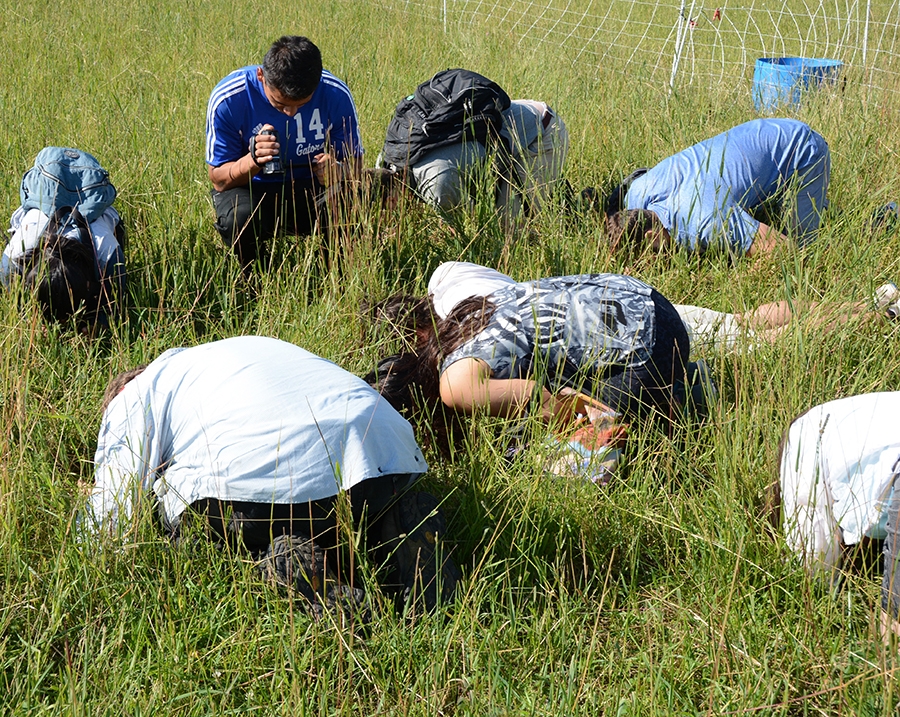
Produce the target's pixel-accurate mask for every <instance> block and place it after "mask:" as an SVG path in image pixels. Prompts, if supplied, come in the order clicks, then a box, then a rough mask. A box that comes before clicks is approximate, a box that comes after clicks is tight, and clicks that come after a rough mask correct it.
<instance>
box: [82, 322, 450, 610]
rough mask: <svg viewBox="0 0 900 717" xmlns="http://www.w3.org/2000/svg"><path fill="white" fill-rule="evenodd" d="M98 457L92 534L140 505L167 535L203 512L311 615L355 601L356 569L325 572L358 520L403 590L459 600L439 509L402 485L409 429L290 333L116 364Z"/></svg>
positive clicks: (415, 466)
mask: <svg viewBox="0 0 900 717" xmlns="http://www.w3.org/2000/svg"><path fill="white" fill-rule="evenodd" d="M95 463H96V472H95V486H94V489H93V492H92V493H91V496H90V499H89V501H88V504H87V506H86V508H85V510H84V512H83V514H82V515H81V523H82V525H83V526H84V528H86V530H88V531H90V532H93V533H97V534H100V535H102V534H121V533H122V532H124V530H125V529H126V524H127V523H128V522H129V521H131V520H133V519H134V517H135V514H136V513H138V512H139V511H141V510H146V509H148V508H150V509H152V510H154V511H158V513H159V515H160V517H161V520H162V525H163V528H164V529H165V530H166V531H167V532H168V533H170V534H171V535H173V536H178V535H179V534H181V533H182V532H183V531H184V527H185V524H186V522H188V521H187V519H188V518H189V517H190V518H193V519H195V520H196V519H200V520H202V521H203V523H205V524H208V527H209V530H210V533H211V534H212V535H214V537H216V538H218V539H220V540H228V541H229V542H236V543H241V544H243V545H244V546H245V547H246V548H247V549H248V550H250V551H251V553H253V554H254V555H255V557H256V558H257V560H258V564H259V567H260V568H261V569H262V570H263V572H264V573H265V574H267V575H268V576H269V577H272V578H274V579H275V580H277V581H279V582H282V583H284V584H287V585H289V586H291V587H292V588H294V589H295V590H296V591H297V592H299V593H300V594H301V595H303V596H304V597H306V598H308V600H309V601H310V603H311V606H312V608H313V612H314V613H316V614H318V613H319V612H321V609H322V606H323V605H324V606H333V605H335V604H340V605H342V606H343V607H344V608H346V609H350V610H352V609H353V608H354V607H356V605H358V604H359V603H360V601H361V600H362V598H363V596H362V591H361V590H359V589H355V588H353V587H352V585H353V583H352V575H345V576H343V577H345V578H346V579H347V582H346V583H343V582H341V581H340V580H339V579H338V578H337V577H336V575H335V572H334V570H333V569H334V568H336V567H337V556H338V555H339V554H340V552H341V551H340V550H337V548H339V547H340V546H341V545H343V547H344V548H346V546H347V545H348V544H350V545H352V540H351V539H352V537H353V534H354V533H355V531H357V530H358V529H360V528H363V529H364V533H365V535H366V538H367V542H366V545H367V547H368V548H369V549H370V550H371V551H372V552H373V557H375V558H376V559H377V560H378V562H379V564H383V566H384V567H385V568H386V569H387V572H388V573H390V574H391V575H390V577H391V578H392V579H395V581H396V582H397V583H399V585H398V586H397V587H398V592H402V596H403V598H404V599H406V600H413V599H416V598H421V599H422V601H423V602H424V603H425V605H426V606H427V607H428V608H432V607H434V606H435V605H437V604H438V603H446V602H449V601H451V600H452V598H453V594H454V590H455V586H456V581H457V579H458V577H459V572H458V570H457V569H456V566H455V565H454V564H453V562H452V561H451V560H450V559H449V557H446V556H441V555H440V542H439V539H440V538H442V537H443V535H444V532H445V520H444V516H443V513H442V511H441V509H440V507H439V506H438V502H437V500H436V499H434V498H433V497H431V496H429V495H427V494H425V493H415V492H412V491H411V490H410V488H411V486H412V485H413V483H415V481H416V480H417V479H418V478H420V477H421V476H422V474H423V473H425V471H426V470H427V466H426V463H425V459H424V458H423V456H422V453H421V451H420V450H419V447H418V446H417V445H416V441H415V438H414V436H413V432H412V428H411V427H410V425H409V424H408V423H407V422H406V421H405V420H404V419H403V418H402V417H401V416H400V414H398V413H397V412H396V411H395V410H394V409H392V408H391V407H390V406H389V405H388V404H387V403H386V402H385V401H384V400H383V399H381V397H380V396H379V395H378V394H377V393H376V392H375V391H373V390H372V389H371V388H370V387H369V386H367V385H366V384H365V383H364V382H363V381H362V380H360V379H359V378H357V377H355V376H353V375H352V374H350V373H348V372H346V371H344V370H343V369H341V368H340V367H338V366H336V365H335V364H333V363H331V362H330V361H326V360H325V359H322V358H319V357H318V356H315V355H314V354H311V353H309V352H308V351H305V350H304V349H302V348H300V347H298V346H294V345H293V344H289V343H285V342H283V341H278V340H276V339H271V338H265V337H260V336H243V337H236V338H231V339H225V340H222V341H216V342H213V343H208V344H202V345H200V346H195V347H193V348H180V349H170V350H169V351H166V352H165V353H163V354H162V355H161V356H159V358H157V359H156V360H155V361H153V362H152V363H151V364H149V365H148V366H146V367H144V368H138V369H134V370H132V371H128V372H126V373H124V374H120V375H119V376H117V377H116V378H114V379H113V380H112V382H111V383H110V385H109V387H108V388H107V393H106V397H105V401H104V410H103V420H102V424H101V427H100V434H99V438H98V441H97V453H96V457H95ZM339 496H346V498H347V501H346V502H345V501H344V500H342V499H340V498H339ZM344 508H348V509H347V510H344ZM342 518H343V520H342ZM351 519H352V525H351V524H350V523H351ZM351 564H352V563H351Z"/></svg>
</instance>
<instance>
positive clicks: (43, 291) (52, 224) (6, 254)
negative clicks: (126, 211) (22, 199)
mask: <svg viewBox="0 0 900 717" xmlns="http://www.w3.org/2000/svg"><path fill="white" fill-rule="evenodd" d="M9 231H10V232H11V234H12V236H11V238H10V240H9V243H8V244H7V245H6V249H5V250H4V251H3V256H2V259H0V282H2V283H3V284H4V285H5V286H10V284H11V282H12V280H13V277H15V276H17V275H18V276H21V277H22V280H23V283H24V285H25V287H26V288H28V289H29V290H31V291H33V292H34V294H35V296H36V297H37V299H38V302H39V304H40V306H41V312H42V313H43V315H44V318H45V319H46V320H47V321H48V322H57V323H59V324H63V325H65V324H68V323H69V321H70V320H71V319H72V317H73V316H74V317H75V318H76V322H77V325H78V328H79V329H80V330H83V331H92V330H93V327H95V326H103V327H105V326H108V325H109V318H110V316H111V315H115V314H116V313H117V311H118V303H119V298H120V297H121V296H123V295H124V291H125V255H124V252H123V246H124V244H125V228H124V226H123V224H122V221H121V218H120V217H119V214H118V212H117V211H116V210H115V209H113V208H112V207H108V208H107V209H105V210H104V211H103V213H102V214H101V215H100V216H99V217H98V218H97V219H95V220H94V221H92V222H90V223H88V222H87V220H86V219H85V218H84V217H83V216H82V215H81V213H80V212H79V211H78V210H77V209H72V208H71V207H61V208H60V209H59V210H57V211H56V212H55V213H54V214H53V216H51V217H48V216H47V215H46V214H44V212H43V211H41V210H40V209H38V208H32V209H28V210H25V209H24V208H23V207H19V208H18V209H16V211H15V212H13V215H12V218H11V219H10V229H9Z"/></svg>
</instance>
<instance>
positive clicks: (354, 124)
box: [206, 65, 362, 182]
mask: <svg viewBox="0 0 900 717" xmlns="http://www.w3.org/2000/svg"><path fill="white" fill-rule="evenodd" d="M257 69H258V66H257V65H253V66H250V67H242V68H241V69H239V70H235V71H234V72H232V73H231V74H230V75H228V77H226V78H225V79H223V80H222V81H221V82H219V84H218V85H216V87H215V89H213V91H212V95H210V98H209V106H208V107H207V110H206V163H207V164H209V165H210V166H213V167H218V166H220V165H222V164H224V163H225V162H234V161H236V160H238V159H240V158H241V157H243V156H244V155H245V154H247V152H248V151H249V145H250V138H251V137H253V136H254V135H256V134H257V133H258V132H259V131H260V129H261V128H262V127H263V125H266V124H270V125H272V126H273V127H274V128H275V129H276V130H277V131H278V141H279V143H280V144H281V159H282V161H283V163H284V167H285V174H284V175H280V174H276V175H267V174H263V173H262V172H260V173H259V174H257V175H256V176H254V177H253V181H254V182H281V181H283V180H284V178H285V177H286V176H290V177H293V178H294V179H296V180H301V181H307V182H308V181H310V180H311V179H312V177H313V171H312V158H313V157H315V156H316V155H317V154H319V153H320V152H326V151H329V152H331V153H332V154H334V156H335V157H336V158H337V159H338V160H339V161H342V160H344V159H346V158H348V157H358V156H360V155H361V154H362V142H361V140H360V136H359V120H358V118H357V115H356V105H355V104H354V103H353V96H352V95H351V94H350V90H349V89H348V88H347V85H345V84H344V83H343V82H342V81H341V80H339V79H338V78H337V77H335V76H334V75H332V74H331V73H330V72H327V71H323V72H322V79H321V81H320V82H319V85H318V87H316V91H315V92H313V95H312V98H311V99H310V100H309V102H307V103H306V104H304V105H303V106H302V107H301V108H300V109H299V110H298V111H297V114H295V115H294V116H293V117H288V116H287V115H285V114H284V113H282V112H279V111H278V110H277V109H275V108H274V107H273V106H272V104H271V103H270V102H269V100H268V98H267V97H266V94H265V92H264V90H263V85H262V82H261V81H260V80H259V78H258V77H257Z"/></svg>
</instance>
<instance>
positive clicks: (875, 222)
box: [869, 202, 900, 232]
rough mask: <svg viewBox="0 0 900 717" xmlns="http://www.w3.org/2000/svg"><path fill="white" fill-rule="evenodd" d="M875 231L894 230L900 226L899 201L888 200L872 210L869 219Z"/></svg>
mask: <svg viewBox="0 0 900 717" xmlns="http://www.w3.org/2000/svg"><path fill="white" fill-rule="evenodd" d="M869 223H870V226H871V227H872V231H873V232H893V231H895V230H896V229H897V228H898V227H900V207H898V206H897V202H888V203H887V204H885V205H884V206H883V207H879V208H878V209H876V210H875V211H874V212H872V218H871V219H870V220H869Z"/></svg>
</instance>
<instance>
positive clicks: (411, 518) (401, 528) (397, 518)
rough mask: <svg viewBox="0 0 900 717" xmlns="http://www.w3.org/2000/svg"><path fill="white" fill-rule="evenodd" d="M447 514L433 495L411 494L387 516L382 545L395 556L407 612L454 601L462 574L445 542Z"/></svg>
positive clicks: (429, 608) (383, 524) (399, 501)
mask: <svg viewBox="0 0 900 717" xmlns="http://www.w3.org/2000/svg"><path fill="white" fill-rule="evenodd" d="M446 532H447V521H446V519H445V518H444V511H443V510H442V509H441V507H440V504H439V502H438V500H437V498H435V497H434V496H433V495H429V494H428V493H417V492H408V493H406V494H405V495H403V496H402V497H401V498H400V499H399V500H398V501H397V502H396V503H395V504H394V505H393V506H392V507H391V508H390V509H389V510H388V511H387V513H386V514H385V516H384V519H383V523H382V542H383V544H384V547H385V548H386V549H387V550H388V551H389V552H390V554H392V556H393V563H394V565H395V567H396V569H397V572H398V574H399V575H398V577H399V580H400V583H401V584H402V586H403V587H402V599H403V606H404V607H405V608H406V610H407V611H409V610H413V609H415V606H416V605H417V604H418V603H420V602H421V603H422V604H423V605H424V607H425V609H426V610H428V611H431V610H434V609H435V608H436V607H438V606H439V605H449V604H450V603H452V602H453V597H454V594H455V593H456V585H457V583H458V582H459V580H460V578H461V577H462V574H461V573H460V572H459V568H457V567H456V564H455V563H454V562H453V559H452V558H451V557H450V555H449V553H450V550H449V548H447V547H446V546H445V544H444V542H443V538H444V536H445V534H446Z"/></svg>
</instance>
